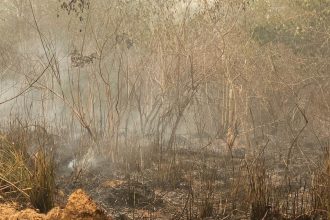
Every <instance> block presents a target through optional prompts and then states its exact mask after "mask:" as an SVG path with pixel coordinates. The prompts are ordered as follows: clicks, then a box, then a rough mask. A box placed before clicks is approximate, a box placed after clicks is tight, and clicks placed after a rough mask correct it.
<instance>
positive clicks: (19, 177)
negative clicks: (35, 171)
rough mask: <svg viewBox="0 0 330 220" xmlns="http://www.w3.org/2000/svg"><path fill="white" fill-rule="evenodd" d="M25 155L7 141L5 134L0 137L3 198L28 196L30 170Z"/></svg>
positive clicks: (0, 171) (0, 190) (0, 183)
mask: <svg viewBox="0 0 330 220" xmlns="http://www.w3.org/2000/svg"><path fill="white" fill-rule="evenodd" d="M26 162H27V161H26V155H25V154H24V152H23V151H22V150H20V149H17V147H16V146H15V145H14V144H13V143H11V142H9V141H8V140H7V138H6V137H5V136H1V138H0V195H2V197H4V198H5V199H9V198H15V199H23V198H25V199H26V198H28V197H29V195H28V190H29V189H30V187H31V183H30V181H29V176H30V171H29V168H28V167H27V163H26Z"/></svg>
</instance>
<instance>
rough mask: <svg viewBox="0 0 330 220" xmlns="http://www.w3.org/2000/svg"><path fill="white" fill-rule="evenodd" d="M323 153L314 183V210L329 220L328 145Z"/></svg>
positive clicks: (329, 171)
mask: <svg viewBox="0 0 330 220" xmlns="http://www.w3.org/2000/svg"><path fill="white" fill-rule="evenodd" d="M323 152H324V154H323V155H324V159H323V161H322V163H321V167H320V170H319V173H318V174H317V175H316V178H315V183H314V195H313V197H314V209H315V211H316V212H321V213H324V214H325V215H326V216H327V218H328V219H330V145H328V146H327V147H325V148H323Z"/></svg>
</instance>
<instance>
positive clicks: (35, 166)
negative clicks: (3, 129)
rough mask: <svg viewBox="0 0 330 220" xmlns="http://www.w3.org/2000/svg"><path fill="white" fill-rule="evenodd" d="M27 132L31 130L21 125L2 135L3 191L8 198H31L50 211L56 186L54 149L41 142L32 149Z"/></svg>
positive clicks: (0, 180) (0, 177)
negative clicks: (29, 149)
mask: <svg viewBox="0 0 330 220" xmlns="http://www.w3.org/2000/svg"><path fill="white" fill-rule="evenodd" d="M11 131H13V130H11ZM18 131H19V132H18ZM27 134H30V132H27V131H26V128H25V127H20V129H15V132H14V133H8V134H6V135H2V136H1V138H0V195H1V196H2V197H3V198H4V199H5V200H14V201H28V202H30V203H31V205H32V206H33V207H35V208H37V209H39V210H40V211H41V212H47V211H49V210H50V209H51V208H52V207H53V194H54V189H55V163H54V160H53V153H52V152H51V151H50V152H48V151H47V150H46V148H45V147H44V146H42V145H40V146H39V147H38V150H37V152H35V153H33V154H31V153H29V152H28V147H29V144H30V143H28V140H30V139H29V138H28V137H26V135H27ZM15 135H17V136H16V137H15ZM36 135H37V134H36ZM12 140H17V142H16V141H15V142H13V141H12ZM23 140H26V141H23ZM40 143H41V142H40Z"/></svg>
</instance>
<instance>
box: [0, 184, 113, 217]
mask: <svg viewBox="0 0 330 220" xmlns="http://www.w3.org/2000/svg"><path fill="white" fill-rule="evenodd" d="M71 219H77V220H111V218H110V217H107V216H106V214H105V213H104V211H103V210H101V209H99V208H98V207H97V205H96V203H95V202H93V201H92V199H91V198H90V197H89V196H88V195H87V194H86V193H85V192H84V191H83V190H81V189H78V190H76V191H75V192H74V193H72V194H71V195H70V197H69V199H68V202H67V205H66V206H65V208H64V209H61V208H59V207H56V208H53V209H52V210H51V211H49V212H48V213H47V215H45V214H40V213H38V212H37V211H35V210H33V209H24V210H21V211H18V205H17V204H15V203H11V204H2V205H0V220H71Z"/></svg>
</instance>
